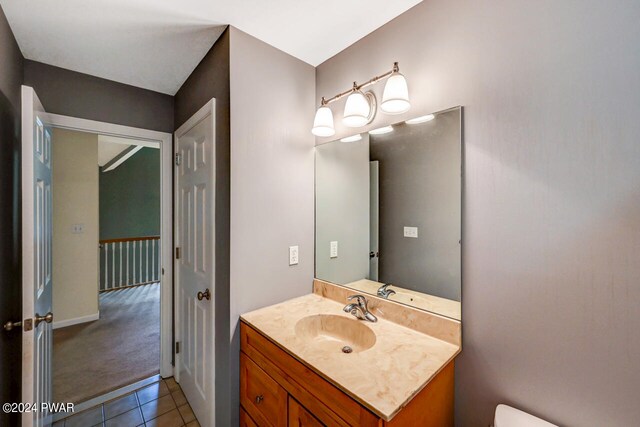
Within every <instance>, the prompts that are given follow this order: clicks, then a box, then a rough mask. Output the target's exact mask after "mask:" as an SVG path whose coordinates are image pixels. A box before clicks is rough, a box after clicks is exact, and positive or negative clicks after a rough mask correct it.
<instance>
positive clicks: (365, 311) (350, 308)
mask: <svg viewBox="0 0 640 427" xmlns="http://www.w3.org/2000/svg"><path fill="white" fill-rule="evenodd" d="M347 299H348V300H349V301H351V300H353V299H355V300H356V302H355V303H353V302H352V303H349V304H347V305H345V306H344V308H343V310H344V311H345V312H346V313H351V314H352V315H354V316H355V317H356V318H357V319H360V320H368V321H369V322H377V321H378V318H377V317H376V316H374V315H373V313H371V312H370V311H369V308H368V306H367V299H366V298H365V297H364V296H363V295H351V296H348V297H347Z"/></svg>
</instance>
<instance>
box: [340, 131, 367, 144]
mask: <svg viewBox="0 0 640 427" xmlns="http://www.w3.org/2000/svg"><path fill="white" fill-rule="evenodd" d="M361 139H362V135H360V134H359V133H357V134H355V135H351V136H347V137H346V138H342V139H341V140H340V142H357V141H360V140H361Z"/></svg>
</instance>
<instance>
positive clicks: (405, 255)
mask: <svg viewBox="0 0 640 427" xmlns="http://www.w3.org/2000/svg"><path fill="white" fill-rule="evenodd" d="M315 154H316V155H315V160H316V162H315V166H316V180H315V183H316V188H315V200H316V203H315V205H316V212H315V231H316V234H315V244H316V248H315V277H316V279H315V280H314V284H313V293H311V294H309V295H306V296H303V297H300V298H295V299H292V300H289V301H285V302H283V303H280V304H276V305H273V306H271V307H266V308H262V309H260V310H256V311H253V312H251V313H246V314H244V315H243V316H241V330H240V335H241V356H240V369H241V371H240V377H241V387H240V390H241V397H240V402H241V420H242V423H241V424H242V425H243V426H260V427H262V426H271V427H284V426H297V427H302V426H314V427H315V426H325V425H326V426H377V427H384V426H389V427H391V426H421V427H429V426H433V427H443V426H453V424H454V420H453V408H454V359H455V357H456V355H457V354H458V353H459V352H460V351H461V327H462V326H461V318H462V304H461V294H462V286H461V262H462V261H461V253H462V250H461V245H462V233H461V215H462V202H461V200H462V109H461V108H460V107H456V108H451V109H448V110H445V111H441V112H438V113H434V114H429V115H426V116H422V117H417V118H416V119H413V120H407V121H406V122H401V123H396V124H394V125H392V126H386V127H384V128H381V129H378V130H373V131H371V132H367V133H362V134H357V135H352V136H350V137H348V138H342V139H340V140H336V141H332V142H329V143H326V144H323V145H319V146H317V147H316V151H315Z"/></svg>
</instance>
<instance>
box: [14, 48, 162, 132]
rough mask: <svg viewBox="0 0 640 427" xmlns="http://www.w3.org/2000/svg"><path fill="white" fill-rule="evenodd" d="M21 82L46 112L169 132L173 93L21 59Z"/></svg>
mask: <svg viewBox="0 0 640 427" xmlns="http://www.w3.org/2000/svg"><path fill="white" fill-rule="evenodd" d="M24 84H25V85H27V86H31V87H33V88H34V90H35V91H36V93H37V94H38V97H39V98H40V101H41V102H42V105H43V106H44V108H45V110H47V111H48V112H49V113H55V114H62V115H65V116H71V117H79V118H82V119H89V120H97V121H102V122H107V123H116V124H119V125H125V126H132V127H137V128H142V129H151V130H157V131H161V132H173V130H174V129H173V128H174V127H173V97H172V96H170V95H165V94H162V93H159V92H153V91H150V90H147V89H141V88H138V87H135V86H129V85H126V84H123V83H117V82H114V81H111V80H105V79H102V78H100V77H95V76H90V75H88V74H82V73H78V72H75V71H70V70H66V69H64V68H59V67H54V66H52V65H47V64H43V63H41V62H35V61H30V60H25V66H24Z"/></svg>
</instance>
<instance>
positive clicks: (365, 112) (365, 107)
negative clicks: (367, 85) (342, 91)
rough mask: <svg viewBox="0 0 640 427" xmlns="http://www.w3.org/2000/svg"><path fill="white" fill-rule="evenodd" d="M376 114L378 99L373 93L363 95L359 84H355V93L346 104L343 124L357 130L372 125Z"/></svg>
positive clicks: (352, 93) (353, 92)
mask: <svg viewBox="0 0 640 427" xmlns="http://www.w3.org/2000/svg"><path fill="white" fill-rule="evenodd" d="M375 114H376V97H375V95H374V94H373V93H372V92H367V93H362V91H361V90H360V89H358V84H357V83H356V82H353V91H352V92H351V93H350V94H349V96H348V97H347V102H346V103H345V104H344V115H343V116H342V123H344V125H345V126H348V127H350V128H357V127H360V126H364V125H366V124H368V123H371V121H372V120H373V117H374V116H375Z"/></svg>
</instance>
